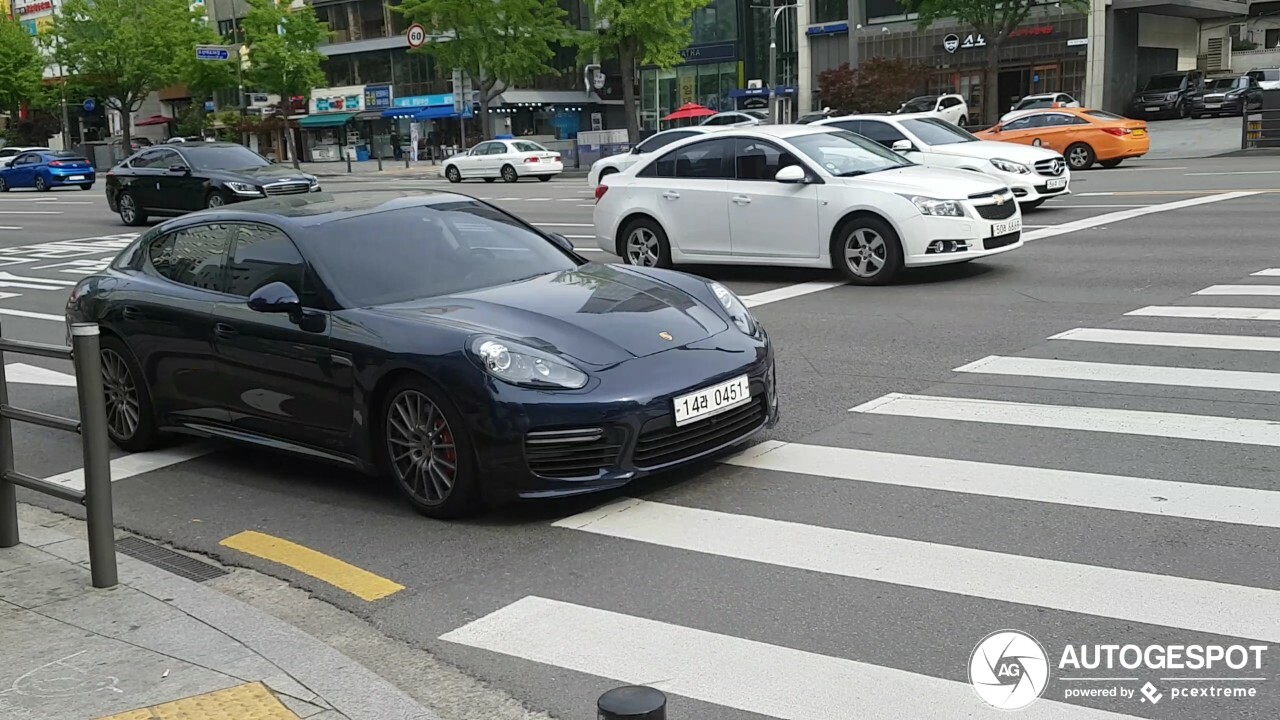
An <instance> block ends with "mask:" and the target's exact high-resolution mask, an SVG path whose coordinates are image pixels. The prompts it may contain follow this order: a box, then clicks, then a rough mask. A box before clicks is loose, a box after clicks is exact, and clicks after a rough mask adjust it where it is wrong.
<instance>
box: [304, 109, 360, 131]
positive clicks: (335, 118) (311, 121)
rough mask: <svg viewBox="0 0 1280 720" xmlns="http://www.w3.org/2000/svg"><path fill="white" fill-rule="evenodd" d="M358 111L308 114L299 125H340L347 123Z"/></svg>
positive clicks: (320, 126) (305, 126)
mask: <svg viewBox="0 0 1280 720" xmlns="http://www.w3.org/2000/svg"><path fill="white" fill-rule="evenodd" d="M356 115H357V113H353V112H341V113H321V114H319V115H308V116H306V117H304V118H302V119H301V120H299V121H298V127H304V128H324V127H340V126H342V125H346V124H347V122H348V121H349V120H351V118H353V117H355V116H356Z"/></svg>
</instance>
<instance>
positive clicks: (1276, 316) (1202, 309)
mask: <svg viewBox="0 0 1280 720" xmlns="http://www.w3.org/2000/svg"><path fill="white" fill-rule="evenodd" d="M1125 315H1137V316H1142V317H1168V318H1199V319H1204V320H1280V309H1276V308H1248V307H1213V306H1191V305H1150V306H1147V307H1144V308H1138V309H1137V310H1133V311H1131V312H1127V313H1125Z"/></svg>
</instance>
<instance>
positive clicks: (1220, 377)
mask: <svg viewBox="0 0 1280 720" xmlns="http://www.w3.org/2000/svg"><path fill="white" fill-rule="evenodd" d="M955 372H959V373H976V374H982V375H1009V376H1016V377H1040V378H1053V379H1055V380H1087V381H1090V382H1115V383H1134V384H1138V385H1170V386H1177V387H1200V388H1214V389H1217V390H1254V391H1257V392H1280V373H1266V372H1246V371H1242V370H1210V369H1204V368H1188V367H1167V366H1162V365H1123V364H1117V363H1100V362H1083V361H1080V360H1052V359H1047V358H1032V357H1001V356H997V355H992V356H990V357H986V358H983V359H981V360H978V361H975V362H971V363H969V364H967V365H962V366H960V367H958V368H956V369H955Z"/></svg>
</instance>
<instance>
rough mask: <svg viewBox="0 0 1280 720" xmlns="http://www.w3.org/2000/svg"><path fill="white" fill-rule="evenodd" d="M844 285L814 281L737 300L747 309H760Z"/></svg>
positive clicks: (841, 283)
mask: <svg viewBox="0 0 1280 720" xmlns="http://www.w3.org/2000/svg"><path fill="white" fill-rule="evenodd" d="M844 284H845V283H843V282H831V281H814V282H807V283H800V284H799V285H788V286H787V287H780V288H775V289H773V290H766V291H764V292H758V293H756V294H754V295H747V296H745V297H742V298H739V299H740V300H742V304H743V305H746V306H747V307H749V308H752V307H760V306H761V305H768V304H769V303H776V302H781V301H783V300H790V299H791V298H797V297H800V296H802V295H809V294H811V293H816V292H822V291H823V290H830V289H831V288H833V287H840V286H841V285H844Z"/></svg>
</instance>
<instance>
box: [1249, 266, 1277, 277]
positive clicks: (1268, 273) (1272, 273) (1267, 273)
mask: <svg viewBox="0 0 1280 720" xmlns="http://www.w3.org/2000/svg"><path fill="white" fill-rule="evenodd" d="M1251 274H1252V275H1254V276H1261V277H1280V268H1267V269H1266V270H1259V271H1258V272H1256V273H1251Z"/></svg>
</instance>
